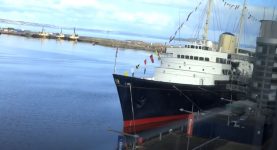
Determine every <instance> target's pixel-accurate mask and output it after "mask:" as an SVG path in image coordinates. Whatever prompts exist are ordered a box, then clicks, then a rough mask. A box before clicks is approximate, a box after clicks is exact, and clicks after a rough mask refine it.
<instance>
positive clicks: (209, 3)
mask: <svg viewBox="0 0 277 150" xmlns="http://www.w3.org/2000/svg"><path fill="white" fill-rule="evenodd" d="M212 2H213V0H209V2H208V9H207V18H206V23H205V27H204V34H203V40H204V41H207V39H208V28H209V21H210V15H211V9H212Z"/></svg>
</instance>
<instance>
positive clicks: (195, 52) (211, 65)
mask: <svg viewBox="0 0 277 150" xmlns="http://www.w3.org/2000/svg"><path fill="white" fill-rule="evenodd" d="M230 74H231V64H230V60H229V59H228V54H227V53H221V52H217V51H215V50H213V49H212V48H209V47H207V46H202V45H185V46H183V47H169V48H167V51H166V53H165V54H163V55H162V57H161V66H160V67H158V68H156V70H155V74H154V79H155V80H157V81H163V82H173V83H180V84H191V85H214V84H215V81H217V80H219V81H229V79H230Z"/></svg>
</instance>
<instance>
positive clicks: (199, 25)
mask: <svg viewBox="0 0 277 150" xmlns="http://www.w3.org/2000/svg"><path fill="white" fill-rule="evenodd" d="M205 6H206V7H205V9H203V11H202V14H200V17H199V21H198V26H197V27H196V33H195V36H194V38H199V33H200V30H201V29H202V28H203V25H204V22H203V21H202V20H204V18H205V13H206V11H205V10H206V9H208V8H207V7H208V6H207V4H206V5H205ZM201 23H202V24H201Z"/></svg>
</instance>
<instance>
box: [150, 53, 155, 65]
mask: <svg viewBox="0 0 277 150" xmlns="http://www.w3.org/2000/svg"><path fill="white" fill-rule="evenodd" d="M150 60H151V62H152V63H154V57H153V55H152V54H151V55H150Z"/></svg>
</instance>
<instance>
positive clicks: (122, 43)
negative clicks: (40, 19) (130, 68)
mask: <svg viewBox="0 0 277 150" xmlns="http://www.w3.org/2000/svg"><path fill="white" fill-rule="evenodd" d="M0 33H2V34H8V35H15V36H23V37H28V38H47V39H57V40H71V39H70V38H69V37H70V36H71V35H69V34H64V38H62V39H60V38H58V37H57V35H58V34H55V33H54V34H49V35H48V36H46V37H41V36H40V35H39V33H40V32H33V31H21V30H10V29H9V30H8V29H2V30H0ZM76 42H86V43H91V44H93V45H102V46H108V47H118V48H126V49H140V50H146V51H156V50H157V51H164V50H165V46H164V45H163V44H161V43H148V42H144V41H138V40H116V39H108V38H99V37H89V36H79V38H78V39H77V40H76Z"/></svg>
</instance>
